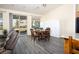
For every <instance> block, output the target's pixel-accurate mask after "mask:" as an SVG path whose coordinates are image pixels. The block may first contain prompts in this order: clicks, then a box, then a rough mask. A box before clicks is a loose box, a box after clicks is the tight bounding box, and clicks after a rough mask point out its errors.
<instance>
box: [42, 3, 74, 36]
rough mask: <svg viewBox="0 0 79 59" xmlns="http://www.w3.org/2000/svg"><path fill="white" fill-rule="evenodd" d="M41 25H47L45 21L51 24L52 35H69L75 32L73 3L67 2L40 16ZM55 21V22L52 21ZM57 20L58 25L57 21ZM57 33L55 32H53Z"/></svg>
mask: <svg viewBox="0 0 79 59" xmlns="http://www.w3.org/2000/svg"><path fill="white" fill-rule="evenodd" d="M41 22H42V24H44V25H43V26H42V25H41V27H48V25H47V24H46V22H49V25H50V26H51V29H52V31H51V33H52V36H56V37H58V35H59V36H69V35H74V34H75V5H72V4H69V5H68V4H67V5H61V6H60V7H58V8H56V9H54V10H52V11H50V12H49V13H47V14H46V15H44V16H43V17H42V18H41ZM54 22H56V23H54ZM57 22H59V25H58V23H57ZM54 31H55V32H57V33H55V32H54Z"/></svg>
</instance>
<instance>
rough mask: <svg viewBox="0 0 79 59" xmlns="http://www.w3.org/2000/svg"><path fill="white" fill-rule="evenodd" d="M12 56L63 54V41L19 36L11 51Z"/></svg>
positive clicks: (52, 38)
mask: <svg viewBox="0 0 79 59" xmlns="http://www.w3.org/2000/svg"><path fill="white" fill-rule="evenodd" d="M13 53H14V54H63V53H64V39H60V38H56V37H51V38H50V40H49V41H46V40H40V41H38V40H36V41H34V40H33V38H31V36H27V35H26V34H22V35H19V39H18V42H17V44H16V46H15V49H14V50H13Z"/></svg>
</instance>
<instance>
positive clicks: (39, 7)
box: [0, 4, 61, 15]
mask: <svg viewBox="0 0 79 59" xmlns="http://www.w3.org/2000/svg"><path fill="white" fill-rule="evenodd" d="M59 6H61V4H0V8H4V9H10V10H16V11H23V12H29V13H35V14H40V15H42V14H45V13H47V12H49V11H51V10H53V9H55V8H57V7H59Z"/></svg>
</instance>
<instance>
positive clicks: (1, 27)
mask: <svg viewBox="0 0 79 59" xmlns="http://www.w3.org/2000/svg"><path fill="white" fill-rule="evenodd" d="M2 29H3V16H2V13H0V30H2Z"/></svg>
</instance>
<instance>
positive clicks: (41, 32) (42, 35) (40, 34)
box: [34, 30, 48, 39]
mask: <svg viewBox="0 0 79 59" xmlns="http://www.w3.org/2000/svg"><path fill="white" fill-rule="evenodd" d="M46 31H48V30H34V32H35V33H36V35H38V39H46V38H47V37H45V36H46V35H44V33H45V32H46Z"/></svg>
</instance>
